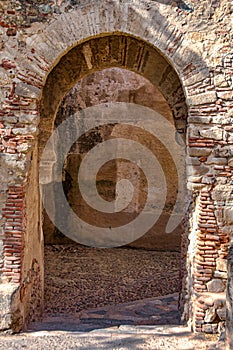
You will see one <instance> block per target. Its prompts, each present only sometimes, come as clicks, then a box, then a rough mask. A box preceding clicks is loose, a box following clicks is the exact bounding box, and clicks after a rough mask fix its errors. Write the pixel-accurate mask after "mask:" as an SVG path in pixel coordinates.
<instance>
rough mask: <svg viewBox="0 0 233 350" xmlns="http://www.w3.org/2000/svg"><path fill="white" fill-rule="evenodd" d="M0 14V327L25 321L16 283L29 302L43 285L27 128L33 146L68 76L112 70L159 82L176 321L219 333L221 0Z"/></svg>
mask: <svg viewBox="0 0 233 350" xmlns="http://www.w3.org/2000/svg"><path fill="white" fill-rule="evenodd" d="M0 13H1V21H0V33H1V42H0V45H1V53H0V83H1V91H0V164H1V172H0V180H1V190H0V208H1V211H2V215H1V216H0V230H1V231H0V237H1V238H2V243H0V266H1V267H2V271H1V281H2V283H1V285H0V297H1V299H2V300H4V302H3V304H4V307H3V309H4V315H3V317H2V320H3V321H2V323H1V328H8V327H10V326H11V322H13V324H15V321H14V320H19V319H20V320H21V321H20V322H21V323H20V322H18V326H15V329H18V328H20V327H21V326H22V323H24V324H25V323H26V320H27V318H28V317H29V314H30V312H31V311H30V310H32V308H31V309H30V310H28V309H27V307H26V301H25V302H21V304H20V301H19V300H20V299H19V297H18V296H19V290H21V291H22V290H23V292H21V293H22V294H24V295H27V298H28V299H27V300H28V301H29V300H30V299H31V300H32V302H33V303H34V305H35V304H37V302H36V301H35V300H38V297H36V296H33V295H34V291H35V290H38V291H39V292H38V295H39V294H40V293H42V291H43V283H42V280H41V278H42V279H43V277H42V276H43V272H42V271H43V262H42V261H43V251H42V243H41V242H42V240H41V227H40V226H41V225H40V224H38V221H39V222H41V220H42V218H41V205H40V203H39V199H38V198H39V188H38V181H37V179H36V178H35V179H34V183H33V188H34V190H35V191H36V194H35V195H34V196H32V198H33V199H32V205H30V213H28V209H29V208H28V207H29V205H28V204H27V203H28V202H27V198H28V197H27V195H29V196H30V194H31V191H29V189H31V187H30V179H31V177H32V176H31V175H30V174H36V173H37V172H38V169H37V165H36V164H37V154H36V152H33V151H35V149H36V148H37V143H36V140H37V138H38V134H39V148H40V152H41V150H42V149H43V146H44V144H45V142H46V140H47V139H48V137H49V135H50V133H51V131H52V128H53V122H54V119H55V115H56V112H57V109H58V106H59V104H60V103H61V101H62V99H63V97H64V95H65V94H66V93H67V92H68V91H69V90H70V89H71V88H72V87H73V86H74V85H75V84H76V83H77V81H78V80H80V79H81V78H83V77H84V76H86V75H89V74H90V73H93V72H95V71H96V70H102V69H105V68H109V67H121V68H125V69H129V70H133V71H135V72H137V73H139V74H141V75H143V76H144V77H145V78H147V79H149V80H150V82H151V83H152V84H154V85H156V86H157V87H158V88H159V90H160V91H161V92H162V94H163V95H164V97H165V98H166V100H167V102H168V104H169V106H170V108H171V110H172V113H173V116H174V120H175V125H176V127H177V130H179V132H181V133H182V132H184V131H185V127H186V124H187V126H188V129H187V146H188V147H187V187H188V191H189V193H188V197H187V202H188V207H189V211H188V212H187V217H186V219H185V223H186V227H187V230H186V231H185V233H184V237H183V239H182V241H183V243H182V246H183V247H184V248H183V249H184V250H183V253H182V254H183V256H184V257H185V256H186V255H187V261H186V264H184V262H183V270H184V276H183V280H184V281H185V282H184V283H183V294H184V302H185V316H184V317H185V319H186V320H189V322H190V324H191V325H192V328H193V330H195V331H205V332H216V331H217V330H220V328H221V327H222V324H223V322H224V319H225V315H224V312H225V311H224V307H225V306H224V305H225V301H226V297H225V292H226V283H227V282H226V279H227V275H229V274H230V270H228V272H227V271H226V261H227V256H228V251H229V245H230V239H231V235H232V226H233V219H232V218H233V215H232V203H233V197H232V193H233V191H232V186H233V185H232V169H233V162H232V159H233V154H232V143H233V129H232V123H233V115H232V107H233V102H232V72H233V55H232V31H233V29H232V24H231V15H232V3H231V2H229V1H227V0H221V1H217V0H216V1H209V0H203V1H196V0H190V1H189V3H188V4H187V3H186V2H184V1H174V2H172V3H170V2H168V1H163V2H162V1H161V2H160V1H149V0H148V1H140V2H139V1H128V2H127V3H121V2H119V1H95V2H94V1H85V0H83V1H68V0H66V1H62V0H61V1H57V2H56V3H55V2H53V1H47V2H43V4H42V3H41V2H40V1H34V2H33V3H32V2H31V1H0ZM187 107H188V109H187ZM187 110H188V112H187ZM187 116H188V118H187ZM33 159H34V162H33ZM17 203H19V206H18V205H16V204H17ZM10 208H11V209H10ZM18 208H21V210H18ZM24 213H26V216H24ZM28 217H30V221H31V222H30V221H29V220H28ZM33 218H35V221H33V220H34V219H33ZM31 224H32V226H30V225H31ZM29 237H30V239H29ZM38 246H39V247H40V249H38ZM20 247H21V248H20ZM29 251H30V252H29ZM34 259H36V261H37V262H35V260H34ZM13 261H15V263H13ZM37 264H38V265H37ZM37 266H38V267H37ZM229 266H231V263H230V264H229ZM229 269H230V268H229ZM30 271H33V273H32V272H30ZM38 271H40V273H41V275H40V276H39V272H38ZM32 275H33V276H35V278H34V277H33V278H31V277H30V276H32ZM27 276H29V277H27ZM25 278H26V280H30V281H31V283H29V284H27V283H26V282H25ZM23 281H24V282H23ZM23 283H24V286H25V288H23V287H22V286H23ZM229 283H231V280H229V281H228V285H229ZM29 285H30V287H29V288H28V286H29ZM37 285H40V288H36V286H37ZM6 286H8V287H6ZM22 288H23V289H22ZM15 290H16V291H18V292H16V293H15V292H13V291H15ZM27 290H28V292H27ZM40 290H41V292H40ZM6 291H7V292H6ZM6 293H8V294H6ZM13 295H14V298H12V296H13ZM25 300H26V299H25ZM12 305H13V306H14V307H13V308H12V307H11V306H12ZM230 305H231V304H230ZM10 309H11V311H10ZM12 310H14V311H12ZM230 310H231V309H230ZM230 310H229V311H228V312H230V313H231V312H232V311H230ZM16 323H17V322H16Z"/></svg>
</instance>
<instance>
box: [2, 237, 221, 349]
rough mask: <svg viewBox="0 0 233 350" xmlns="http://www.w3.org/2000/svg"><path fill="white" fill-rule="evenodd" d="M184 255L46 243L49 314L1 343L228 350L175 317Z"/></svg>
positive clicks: (4, 346)
mask: <svg viewBox="0 0 233 350" xmlns="http://www.w3.org/2000/svg"><path fill="white" fill-rule="evenodd" d="M179 258H180V257H179V253H176V252H156V251H150V252H148V251H145V250H138V249H128V248H117V249H116V248H115V249H108V250H101V249H94V248H87V247H82V246H79V245H78V244H77V245H76V244H72V245H52V246H46V247H45V267H46V270H45V307H46V309H45V314H44V318H43V320H42V321H40V322H37V323H34V324H31V325H30V329H31V331H28V332H26V333H22V334H18V335H9V334H8V335H7V334H6V335H0V350H21V349H27V350H47V349H48V350H193V349H194V350H224V349H225V345H224V343H223V342H222V341H220V342H219V341H218V339H217V337H216V336H213V335H212V336H208V337H206V336H205V335H204V334H193V333H191V332H189V330H188V328H187V327H184V326H181V325H178V324H177V321H178V301H177V300H178V293H177V291H178V283H179V278H178V277H179ZM168 294H170V295H168ZM80 315H81V316H80ZM163 318H164V321H165V325H162V324H163V323H160V322H161V320H162V319H163ZM151 319H153V320H155V324H156V325H152V323H150V325H148V320H149V321H151ZM144 320H146V325H145V324H144V323H143V322H144ZM107 321H108V322H107ZM110 321H111V322H110ZM113 321H114V322H115V321H116V322H115V323H114V322H113ZM168 321H169V322H168ZM173 321H174V323H175V324H176V325H174V323H173ZM156 322H157V323H156ZM158 324H159V325H158Z"/></svg>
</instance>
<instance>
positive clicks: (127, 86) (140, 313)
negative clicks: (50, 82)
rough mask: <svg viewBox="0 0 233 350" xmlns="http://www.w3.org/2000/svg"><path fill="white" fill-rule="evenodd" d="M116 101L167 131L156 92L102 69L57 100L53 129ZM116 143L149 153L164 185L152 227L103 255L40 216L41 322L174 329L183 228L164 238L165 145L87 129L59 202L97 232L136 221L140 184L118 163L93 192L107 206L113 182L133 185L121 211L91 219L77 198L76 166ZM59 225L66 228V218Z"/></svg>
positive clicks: (117, 131) (169, 168)
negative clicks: (154, 116) (124, 141)
mask: <svg viewBox="0 0 233 350" xmlns="http://www.w3.org/2000/svg"><path fill="white" fill-rule="evenodd" d="M122 102H123V103H129V104H134V105H141V106H145V107H147V108H149V109H151V110H154V111H155V112H157V113H159V114H160V115H162V117H163V118H164V119H166V120H167V121H169V122H170V123H171V124H172V125H174V118H173V113H172V110H171V108H170V107H169V104H168V102H167V101H166V99H165V98H164V96H163V95H162V93H161V92H160V91H159V90H158V89H157V88H156V87H155V85H153V84H152V83H151V82H150V81H149V80H147V79H146V78H144V77H143V76H141V75H139V74H136V73H134V72H132V71H129V70H125V69H122V68H107V69H104V70H101V71H97V72H95V73H92V74H89V75H88V76H86V77H84V78H83V79H81V80H80V81H79V82H78V83H77V84H76V85H75V86H74V87H73V88H72V89H71V90H70V91H69V92H68V93H67V94H66V95H65V96H64V98H63V100H62V102H61V104H60V106H59V109H58V111H57V114H56V119H55V123H54V128H55V129H56V128H57V127H59V125H61V124H62V123H63V122H64V121H65V120H67V118H69V117H70V116H71V115H73V114H75V113H76V112H80V111H85V109H86V108H89V107H93V106H97V105H100V104H107V103H108V104H111V103H122ZM81 115H82V114H81ZM84 118H85V116H84ZM82 122H83V123H85V120H83V121H82ZM71 132H72V130H71ZM60 136H61V137H68V138H69V137H70V135H60ZM118 137H125V138H130V139H134V140H135V141H137V142H140V143H143V144H144V145H146V147H149V148H150V149H151V150H152V152H155V153H156V156H157V157H158V158H159V162H160V164H161V166H162V169H163V172H164V173H165V177H166V181H167V195H166V202H165V206H164V208H163V211H162V213H161V215H160V217H159V219H158V221H157V222H156V224H155V225H153V227H152V228H151V229H150V230H148V231H147V232H146V233H145V234H144V235H143V236H142V237H140V238H138V239H136V240H132V242H130V243H128V244H126V245H123V246H119V247H115V248H108V249H104V248H99V247H94V248H93V247H88V246H85V245H82V244H79V243H77V242H74V241H73V240H71V239H70V238H68V237H67V236H66V235H64V232H61V231H60V230H59V229H58V228H57V227H56V226H55V225H54V224H53V223H52V221H51V220H50V218H49V216H48V215H47V213H46V210H44V212H43V217H44V220H43V231H44V240H45V300H44V302H45V319H46V318H47V319H48V320H51V319H54V318H56V317H58V318H59V317H62V318H63V319H64V318H65V319H73V320H76V323H78V326H77V325H76V329H77V327H79V328H78V329H81V330H90V329H94V328H96V327H97V328H98V327H106V326H110V325H114V326H119V325H122V324H133V325H139V324H142V325H153V324H178V323H179V322H180V312H179V305H178V300H179V294H180V293H181V277H182V276H181V274H180V270H181V269H180V260H181V255H180V250H181V237H182V233H183V230H184V228H183V226H182V224H181V223H180V225H178V226H177V228H176V229H175V230H174V231H173V232H171V233H170V234H166V233H165V231H166V225H167V223H168V220H169V217H170V215H171V212H172V209H173V207H174V205H175V201H176V196H177V192H178V181H177V173H176V169H175V166H174V164H173V159H172V157H171V155H170V154H169V152H168V151H167V150H166V149H165V148H164V145H162V144H161V142H160V141H159V140H156V138H154V137H153V136H152V135H150V134H149V133H148V132H146V131H145V130H143V131H142V129H140V128H132V127H131V126H129V125H120V124H118V123H110V124H108V125H103V126H100V127H95V128H92V129H91V130H90V131H88V132H85V133H83V135H82V136H81V137H80V138H79V139H78V140H77V141H76V142H75V143H73V145H72V147H71V148H70V150H69V152H68V155H67V157H66V160H65V162H64V164H63V171H62V180H63V190H64V193H65V195H66V199H67V201H68V203H69V205H70V207H71V208H72V210H73V211H74V212H75V213H76V215H78V216H81V218H82V219H83V220H84V221H88V222H89V223H91V224H92V225H94V226H96V227H103V228H104V227H109V226H112V227H117V226H121V225H122V224H125V223H127V222H129V221H131V220H133V219H134V218H135V217H137V215H138V214H140V212H141V211H142V209H143V207H144V205H145V201H146V196H147V190H146V187H147V185H148V184H147V179H146V177H145V174H144V173H143V171H142V170H141V169H140V168H139V167H138V166H137V165H135V164H131V163H130V162H129V161H127V160H125V159H122V158H119V159H114V160H111V161H108V162H106V163H105V164H104V165H103V166H102V167H101V169H100V170H99V172H98V174H97V178H96V187H97V190H98V193H99V195H100V196H101V197H102V198H103V199H104V200H105V201H108V202H111V201H112V200H114V199H115V198H116V188H117V187H116V185H117V182H118V181H119V179H122V178H126V179H128V180H129V181H130V182H131V183H132V185H133V187H134V192H133V196H132V200H131V201H130V204H129V205H128V206H127V207H126V209H125V210H123V211H121V212H119V213H115V214H113V215H106V213H102V212H98V211H96V210H93V208H90V206H88V205H87V204H86V203H85V200H84V199H83V197H82V195H81V193H80V188H79V183H78V172H79V168H80V164H81V162H82V160H83V159H84V158H85V156H86V155H87V154H88V152H89V151H90V150H91V149H92V148H93V147H95V146H96V145H98V144H99V143H103V142H105V141H106V140H108V139H112V138H118ZM173 137H174V138H175V137H176V135H175V134H174V135H173ZM52 186H56V185H54V184H53V185H52ZM54 188H55V187H54ZM54 210H55V211H56V208H54ZM66 220H67V222H66V225H67V227H68V226H69V225H70V223H69V217H67V219H66ZM49 322H50V321H49ZM72 322H73V321H72ZM68 323H69V322H68ZM64 327H67V321H66V323H65V324H64Z"/></svg>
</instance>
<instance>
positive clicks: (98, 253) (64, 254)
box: [45, 244, 180, 315]
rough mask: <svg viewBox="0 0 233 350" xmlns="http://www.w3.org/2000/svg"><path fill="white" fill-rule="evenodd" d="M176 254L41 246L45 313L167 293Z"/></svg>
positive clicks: (173, 287)
mask: <svg viewBox="0 0 233 350" xmlns="http://www.w3.org/2000/svg"><path fill="white" fill-rule="evenodd" d="M179 264H180V254H179V253H178V252H158V251H146V250H142V249H131V248H114V249H97V248H89V247H84V246H80V245H78V244H71V245H69V244H67V245H48V246H46V247H45V310H46V314H47V315H55V314H62V313H65V314H67V313H71V314H72V313H77V312H80V311H82V310H85V309H90V308H96V307H101V306H104V305H111V304H120V303H126V302H131V301H135V300H142V299H145V298H153V297H158V296H161V295H167V294H172V293H175V292H177V291H178V288H179Z"/></svg>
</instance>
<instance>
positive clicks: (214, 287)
mask: <svg viewBox="0 0 233 350" xmlns="http://www.w3.org/2000/svg"><path fill="white" fill-rule="evenodd" d="M207 290H208V292H213V293H221V292H223V291H224V290H225V284H224V283H223V282H222V281H221V280H220V279H217V278H216V279H213V280H212V281H210V282H208V283H207Z"/></svg>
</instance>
